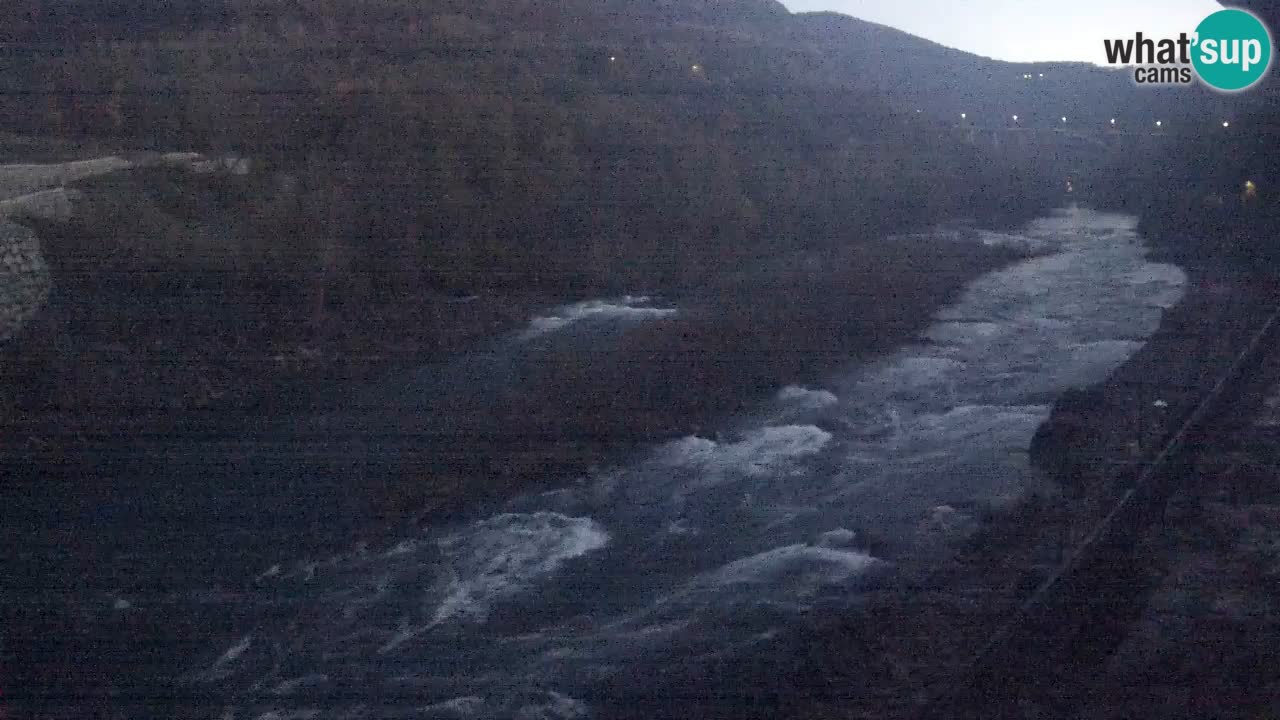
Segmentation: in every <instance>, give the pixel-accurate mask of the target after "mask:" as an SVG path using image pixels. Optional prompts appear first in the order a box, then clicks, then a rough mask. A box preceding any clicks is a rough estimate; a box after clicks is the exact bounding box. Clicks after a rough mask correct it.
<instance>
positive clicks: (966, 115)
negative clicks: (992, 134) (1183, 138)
mask: <svg viewBox="0 0 1280 720" xmlns="http://www.w3.org/2000/svg"><path fill="white" fill-rule="evenodd" d="M916 112H918V113H922V112H924V111H923V110H919V109H917V110H916ZM960 119H961V120H968V119H969V113H960ZM1013 121H1014V122H1015V123H1016V122H1018V116H1017V115H1014V116H1013ZM1066 123H1067V117H1066V116H1065V115H1064V116H1062V124H1064V125H1065V124H1066ZM1110 125H1111V127H1116V119H1115V118H1111V123H1110ZM1156 127H1158V128H1162V127H1164V121H1163V120H1157V121H1156ZM1222 127H1224V128H1229V127H1231V122H1230V121H1229V120H1223V121H1222Z"/></svg>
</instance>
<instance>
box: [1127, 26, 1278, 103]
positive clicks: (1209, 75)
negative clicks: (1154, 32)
mask: <svg viewBox="0 0 1280 720" xmlns="http://www.w3.org/2000/svg"><path fill="white" fill-rule="evenodd" d="M1103 46H1104V49H1105V50H1106V54H1107V62H1108V63H1110V64H1112V65H1135V66H1136V67H1135V68H1134V70H1133V79H1134V81H1135V82H1137V83H1138V84H1140V85H1189V84H1191V83H1192V82H1194V80H1195V78H1196V77H1199V78H1200V81H1201V82H1203V83H1204V84H1205V85H1208V86H1209V87H1211V88H1213V89H1215V90H1220V91H1222V92H1237V91H1240V90H1246V89H1248V88H1251V87H1253V86H1254V85H1256V84H1257V83H1258V82H1259V81H1260V80H1262V78H1263V76H1265V75H1266V74H1267V70H1269V69H1270V67H1271V51H1272V42H1271V32H1270V31H1269V30H1268V29H1267V26H1266V25H1264V24H1263V23H1262V21H1261V20H1259V19H1258V17H1257V16H1255V15H1254V14H1253V13H1251V12H1248V11H1246V10H1240V9H1238V8H1228V9H1225V10H1219V11H1217V12H1215V13H1213V14H1212V15H1210V16H1209V17H1206V18H1205V19H1204V20H1202V21H1201V22H1200V24H1199V25H1198V26H1196V29H1195V32H1194V33H1192V34H1191V35H1188V34H1187V33H1181V34H1180V35H1179V36H1178V37H1177V38H1163V39H1156V38H1149V37H1145V36H1144V35H1143V34H1142V33H1137V34H1135V35H1134V37H1132V38H1129V39H1120V40H1103Z"/></svg>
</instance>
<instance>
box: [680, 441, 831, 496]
mask: <svg viewBox="0 0 1280 720" xmlns="http://www.w3.org/2000/svg"><path fill="white" fill-rule="evenodd" d="M831 438H832V435H831V433H829V432H827V431H826V430H823V429H822V428H819V427H817V426H814V425H781V426H767V427H763V428H759V429H756V430H752V431H749V432H747V433H745V434H744V435H743V436H742V439H741V440H738V441H737V442H716V441H713V440H707V439H705V438H699V437H685V438H681V439H680V440H675V441H672V442H669V443H667V444H665V445H663V446H662V447H660V448H659V449H658V451H657V453H656V455H655V458H656V461H657V463H658V464H660V465H666V466H669V467H672V468H678V469H680V470H681V471H682V472H681V474H680V476H679V477H678V478H677V481H676V487H675V488H674V490H673V497H674V498H676V499H677V501H679V499H680V498H683V497H684V496H686V495H688V494H691V493H695V492H700V491H704V490H707V489H709V488H713V487H716V486H718V485H721V484H724V483H726V482H729V481H732V480H734V479H743V478H763V477H766V476H769V475H772V474H775V473H780V472H785V471H797V463H798V462H799V461H800V460H802V459H803V458H806V457H809V456H813V455H817V454H818V453H820V452H821V451H822V449H823V448H824V447H826V445H827V443H829V442H831Z"/></svg>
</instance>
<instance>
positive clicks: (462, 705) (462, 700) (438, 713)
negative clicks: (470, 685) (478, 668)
mask: <svg viewBox="0 0 1280 720" xmlns="http://www.w3.org/2000/svg"><path fill="white" fill-rule="evenodd" d="M486 706H487V703H486V702H485V701H484V698H482V697H476V696H475V695H466V696H463V697H456V698H453V699H452V700H445V701H444V702H438V703H435V704H433V705H427V706H426V707H422V708H419V709H418V710H419V712H421V713H423V714H425V715H427V716H428V717H439V718H444V717H449V718H457V719H458V720H469V719H470V718H479V717H481V715H480V713H481V712H482V711H483V710H484V709H485V707H486Z"/></svg>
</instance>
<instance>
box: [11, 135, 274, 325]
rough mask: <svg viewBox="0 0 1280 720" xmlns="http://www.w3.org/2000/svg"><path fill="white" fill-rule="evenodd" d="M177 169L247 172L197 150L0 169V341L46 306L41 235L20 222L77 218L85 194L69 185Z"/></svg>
mask: <svg viewBox="0 0 1280 720" xmlns="http://www.w3.org/2000/svg"><path fill="white" fill-rule="evenodd" d="M157 166H160V167H177V168H182V169H185V170H187V171H189V172H193V173H199V174H209V173H227V174H231V175H247V174H249V173H250V172H251V171H252V163H251V162H250V161H249V160H248V159H245V158H237V157H231V158H216V159H212V160H210V159H207V158H205V157H204V156H203V155H200V154H199V153H169V154H164V155H149V156H145V157H141V158H138V159H133V160H129V159H125V158H121V157H115V156H111V157H104V158H96V159H92V160H81V161H76V162H67V163H53V164H47V165H32V164H24V165H6V166H3V167H0V341H4V340H8V339H9V338H11V337H13V335H14V334H15V333H17V332H18V331H19V330H21V329H22V327H23V325H24V324H26V322H27V321H28V320H30V319H31V317H32V316H34V315H35V314H36V313H37V312H38V311H39V310H40V308H41V306H43V305H44V303H45V301H46V300H47V299H48V297H49V291H50V289H51V288H52V283H53V278H52V277H51V275H50V272H49V264H48V262H47V261H46V259H45V255H44V253H43V251H42V249H41V245H40V239H39V238H38V237H37V236H36V234H35V233H34V232H33V231H32V230H31V229H30V228H28V227H25V226H24V225H23V224H22V223H24V222H30V221H33V220H36V221H45V222H56V223H65V222H69V221H71V220H72V219H73V218H75V217H77V212H78V211H77V208H78V206H79V204H80V203H81V202H82V201H83V200H84V194H83V193H81V192H79V191H77V190H74V189H68V188H66V187H65V185H67V184H68V183H74V182H76V181H80V180H87V179H89V178H92V177H96V176H99V175H105V174H108V173H114V172H123V171H129V170H134V169H138V168H146V167H157Z"/></svg>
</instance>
